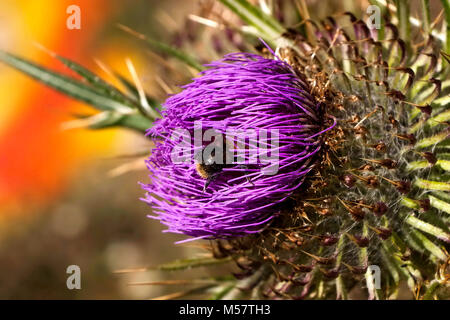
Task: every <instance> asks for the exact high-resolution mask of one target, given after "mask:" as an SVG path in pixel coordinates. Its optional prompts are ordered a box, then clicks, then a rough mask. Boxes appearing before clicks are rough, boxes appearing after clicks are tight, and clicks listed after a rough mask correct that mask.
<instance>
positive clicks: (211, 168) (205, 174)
mask: <svg viewBox="0 0 450 320" xmlns="http://www.w3.org/2000/svg"><path fill="white" fill-rule="evenodd" d="M205 148H206V147H204V148H202V150H201V151H200V152H198V153H197V155H196V157H195V159H196V164H195V171H196V172H197V174H198V175H199V176H200V177H201V178H203V179H205V184H204V186H203V192H205V191H206V189H207V188H208V186H209V185H210V184H211V182H213V181H214V180H215V179H217V177H219V176H220V175H221V173H222V172H223V169H224V168H230V167H232V166H234V164H233V161H231V163H228V162H227V160H228V161H229V159H232V160H234V155H232V154H231V155H232V156H231V157H230V151H229V150H228V149H225V152H222V151H220V152H219V154H218V155H217V156H218V157H219V159H220V157H222V161H216V160H217V159H216V150H217V149H216V148H214V149H213V150H212V151H211V152H210V153H209V155H205V152H204V150H205ZM218 150H222V149H221V148H219V149H218ZM227 154H228V157H227ZM202 159H203V161H202ZM238 167H239V168H243V169H248V168H247V166H245V165H238ZM246 179H247V181H248V182H250V183H251V184H252V185H253V183H252V182H251V181H250V179H249V177H246Z"/></svg>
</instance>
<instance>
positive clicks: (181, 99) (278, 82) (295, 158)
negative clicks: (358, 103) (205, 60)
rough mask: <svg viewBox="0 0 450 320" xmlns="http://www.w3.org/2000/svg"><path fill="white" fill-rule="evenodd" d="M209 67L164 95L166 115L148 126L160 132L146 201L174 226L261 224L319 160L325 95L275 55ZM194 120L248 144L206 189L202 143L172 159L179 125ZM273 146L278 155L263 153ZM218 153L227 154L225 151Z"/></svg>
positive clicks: (183, 229)
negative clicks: (317, 94)
mask: <svg viewBox="0 0 450 320" xmlns="http://www.w3.org/2000/svg"><path fill="white" fill-rule="evenodd" d="M208 67H209V69H207V70H206V71H203V72H201V74H200V77H198V78H196V79H194V81H193V82H192V83H191V84H189V85H186V86H184V90H183V91H182V92H181V93H178V94H176V95H174V96H172V97H170V98H169V99H168V100H167V101H166V103H165V104H164V107H165V109H164V111H163V118H162V119H161V120H159V121H157V122H156V124H155V126H154V127H153V128H152V129H151V130H150V131H149V133H150V134H151V135H152V136H153V137H154V138H160V139H161V140H160V141H159V142H158V143H157V145H156V148H155V149H154V150H153V151H152V155H151V157H150V159H149V160H148V161H147V164H148V168H149V170H150V172H151V183H150V184H148V185H143V186H144V189H145V190H147V191H148V195H147V197H146V199H145V201H146V202H148V203H149V204H151V205H152V207H153V213H155V214H157V216H150V217H153V218H155V219H159V220H160V221H161V222H162V223H164V224H166V225H167V226H168V227H169V229H168V231H171V232H176V233H184V234H187V235H191V236H195V237H197V238H226V237H236V236H242V235H245V234H249V233H255V232H259V231H261V229H262V228H263V227H264V226H265V225H266V224H267V223H268V222H269V221H271V220H272V219H273V218H274V217H275V215H276V214H277V213H279V211H280V208H279V206H278V204H279V203H281V202H283V201H284V200H285V199H286V198H288V197H289V196H290V195H291V194H292V193H293V192H294V191H295V190H297V189H298V188H299V187H300V186H301V184H302V183H303V181H304V178H305V176H306V174H307V173H308V172H309V171H310V170H311V169H312V167H313V164H314V159H313V158H314V156H315V154H316V153H317V152H318V151H319V150H320V147H321V141H320V135H321V134H322V133H323V132H325V131H326V130H328V129H326V130H322V129H321V126H322V122H323V119H322V115H321V108H320V103H318V102H316V101H315V99H314V98H313V97H312V96H311V95H310V93H309V92H310V89H309V86H308V84H307V83H306V82H305V81H303V80H301V79H300V78H299V77H297V76H296V75H295V72H294V70H293V69H292V68H291V67H290V66H289V65H288V64H286V63H285V62H283V61H280V60H277V59H266V58H263V57H261V56H258V55H255V54H249V53H236V54H229V55H227V56H225V58H224V59H222V60H220V61H217V62H213V63H211V64H209V65H208ZM196 123H201V125H202V130H203V131H206V130H214V132H216V133H217V134H219V135H220V136H219V138H220V139H221V141H220V143H221V144H224V145H225V144H228V145H230V143H231V145H232V146H235V144H236V143H237V142H240V143H241V146H239V148H241V151H243V150H242V148H244V149H246V148H247V150H246V151H247V152H242V160H241V162H240V163H238V164H236V161H234V159H233V158H234V155H233V158H231V160H232V161H231V163H229V164H230V165H231V166H227V167H225V168H219V169H220V170H219V172H217V178H216V179H214V180H213V181H211V183H208V188H207V189H206V190H203V188H204V184H205V179H204V177H202V176H201V175H200V174H199V173H198V172H197V168H198V165H199V163H198V161H197V162H196V161H194V160H195V159H194V155H196V154H197V153H198V152H201V151H202V150H203V148H204V147H205V146H206V145H204V143H201V144H200V145H199V146H197V148H195V147H194V143H193V144H192V150H191V149H188V151H189V154H190V155H191V157H189V159H188V160H190V161H185V162H183V163H181V164H180V163H174V161H173V159H172V156H173V153H174V150H175V151H176V146H177V143H178V142H179V141H178V140H177V139H174V138H173V135H174V133H176V131H177V130H180V129H182V130H184V132H183V134H184V135H186V136H188V137H194V136H195V129H196ZM230 133H232V134H233V137H229V136H230ZM252 133H253V136H252ZM268 133H270V134H272V135H274V134H276V135H277V136H276V137H272V140H275V139H276V141H274V142H276V145H275V143H271V139H270V137H269V136H267V134H268ZM200 134H203V132H200ZM222 136H223V138H222ZM263 136H264V137H263ZM230 138H232V139H233V142H231V141H230V140H229V139H230ZM215 139H218V138H215ZM190 142H191V139H189V140H188V144H189V143H190ZM207 143H209V142H207ZM217 143H218V141H214V142H212V143H211V144H212V145H214V144H217ZM269 146H272V147H270V148H269V149H268V147H269ZM219 147H220V148H221V149H222V148H223V147H224V146H219ZM227 151H231V150H227ZM237 151H239V150H237ZM231 152H233V153H235V152H234V151H231ZM258 152H259V153H258ZM262 152H266V154H262ZM269 152H271V153H273V154H272V159H271V160H272V162H274V163H272V162H271V163H269V162H268V161H265V162H266V163H264V161H261V160H265V159H264V157H263V156H265V155H267V153H269ZM275 154H276V155H277V157H276V158H274V157H273V156H274V155H275ZM258 155H259V156H260V158H258ZM261 158H263V159H261ZM201 160H203V161H206V159H201ZM218 160H221V162H225V161H222V160H223V157H219V159H218ZM225 160H226V159H225ZM266 160H269V159H266ZM215 165H216V166H219V165H220V164H215ZM211 166H212V164H210V165H209V167H211ZM268 169H271V170H273V171H274V172H269V170H268Z"/></svg>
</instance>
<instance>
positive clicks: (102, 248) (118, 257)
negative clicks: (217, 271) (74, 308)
mask: <svg viewBox="0 0 450 320" xmlns="http://www.w3.org/2000/svg"><path fill="white" fill-rule="evenodd" d="M182 2H183V6H181V7H180V6H176V3H179V1H148V0H146V1H138V0H131V1H117V0H114V1H112V0H95V1H92V0H78V1H65V0H20V1H17V0H2V1H0V48H1V49H3V50H7V51H11V52H14V53H16V54H18V55H21V56H23V57H25V58H28V59H31V60H33V61H36V62H38V63H40V64H43V65H45V66H48V67H50V68H53V69H55V70H59V71H63V72H67V69H64V67H61V65H60V64H59V63H58V62H56V61H55V59H53V58H52V57H50V56H49V55H48V54H47V53H46V52H44V51H43V50H42V49H39V45H40V46H43V47H45V48H47V49H48V50H51V51H53V52H56V53H58V54H59V55H61V56H64V57H67V58H69V59H71V60H74V61H77V62H79V63H81V64H82V65H84V66H86V67H88V68H90V69H91V70H93V71H96V72H98V73H99V74H100V75H101V76H104V77H105V78H106V79H108V80H111V79H110V78H108V75H107V74H106V73H105V72H104V71H103V70H102V69H101V68H100V67H99V66H98V64H96V62H95V60H99V61H101V62H102V63H104V64H105V65H107V66H109V67H110V68H111V69H114V70H116V71H118V72H120V73H121V74H123V75H124V76H126V77H128V78H131V77H130V75H129V72H128V70H127V68H126V64H125V59H126V58H130V59H131V61H132V62H133V64H134V66H135V68H136V69H137V70H138V72H139V75H140V78H141V80H142V82H143V83H144V85H145V87H146V89H147V91H149V92H150V93H151V94H154V95H161V92H160V91H161V90H160V89H153V88H155V87H157V86H155V84H154V81H155V80H154V79H153V78H152V77H150V75H151V74H153V73H154V72H157V68H158V66H157V63H159V62H155V61H154V59H152V57H151V56H150V55H148V54H146V52H145V49H144V47H142V46H140V45H141V44H140V43H139V41H137V40H136V39H135V38H133V37H131V36H130V35H128V34H125V33H124V32H123V31H121V30H119V28H118V27H117V24H118V23H122V24H124V25H128V26H130V27H133V28H134V29H136V30H141V31H145V32H146V33H147V34H149V35H151V36H154V37H156V38H160V39H164V38H168V36H169V35H170V33H171V30H173V29H170V28H167V27H164V28H162V27H161V20H160V19H159V20H158V18H156V17H157V16H163V17H165V16H170V17H171V20H170V21H171V22H172V23H173V24H176V21H183V18H182V16H183V14H184V13H185V11H192V10H194V8H195V5H194V2H193V1H192V2H191V1H182ZM72 4H76V5H78V6H79V7H80V9H81V30H76V29H75V30H69V29H68V28H67V27H66V19H67V18H68V17H69V14H67V13H66V9H67V7H68V6H69V5H72ZM174 8H177V9H176V11H174ZM171 27H172V28H174V27H175V26H174V25H172V26H171ZM37 44H39V45H37ZM155 91H156V92H155ZM88 110H89V108H88V107H87V106H85V105H82V104H80V103H78V102H74V101H73V100H71V99H69V98H66V97H64V96H63V95H61V94H59V93H56V92H54V91H52V90H50V89H48V88H46V87H44V86H42V85H41V84H39V83H37V82H35V81H33V80H31V79H29V78H27V77H26V76H24V75H23V74H21V73H18V72H17V71H14V70H13V69H11V68H9V67H6V66H5V65H2V64H0V115H1V116H0V299H52V298H55V299H71V298H87V299H95V298H105V299H113V298H116V299H130V298H150V297H155V296H158V295H161V294H164V292H165V291H164V288H159V287H149V286H138V287H137V286H129V285H128V283H129V282H136V281H141V280H142V279H143V280H146V281H150V280H161V279H164V278H166V277H167V276H166V275H161V274H159V273H158V272H150V273H133V274H129V275H115V274H114V273H113V271H114V270H117V269H123V268H135V267H142V266H148V265H157V264H159V263H162V262H168V261H171V260H173V259H175V258H179V257H183V256H185V255H187V254H189V250H192V249H189V248H186V247H182V246H175V245H174V244H173V242H174V241H176V240H179V239H180V237H176V236H173V235H167V234H166V235H163V234H162V233H161V230H163V227H162V226H160V224H159V223H157V222H155V221H152V220H150V219H147V218H146V214H148V210H149V209H148V207H147V206H146V205H145V204H144V203H142V202H141V201H139V198H140V197H141V196H142V195H143V192H142V190H141V189H140V186H139V185H138V181H145V180H146V173H145V170H133V172H131V173H125V171H127V168H128V166H127V165H126V164H128V163H130V161H132V162H133V161H135V163H136V161H139V164H141V165H140V166H139V165H138V169H139V168H140V169H142V162H143V161H142V158H140V157H135V156H133V154H136V153H142V152H143V151H147V152H149V150H150V147H151V145H150V143H149V142H148V141H146V139H144V138H142V137H141V135H138V134H136V133H134V132H128V131H126V130H115V129H108V130H102V131H89V130H85V129H72V130H64V126H63V124H64V123H66V122H67V121H68V120H71V114H73V113H81V112H85V111H88ZM124 165H125V167H123V166H124ZM132 169H134V168H132ZM121 173H123V174H121ZM168 248H170V249H168ZM72 264H74V265H78V266H80V268H81V274H82V277H81V282H82V283H81V286H82V289H81V290H68V289H67V287H66V279H67V276H68V274H66V268H67V266H69V265H72ZM166 291H167V290H166Z"/></svg>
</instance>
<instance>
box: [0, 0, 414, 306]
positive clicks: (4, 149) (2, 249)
mask: <svg viewBox="0 0 450 320" xmlns="http://www.w3.org/2000/svg"><path fill="white" fill-rule="evenodd" d="M203 2H204V1H203ZM307 2H308V4H309V5H310V11H311V12H312V14H313V15H314V16H319V17H324V16H325V15H326V14H329V13H332V12H340V11H343V10H352V11H356V13H360V12H362V11H363V10H364V8H366V7H367V5H368V2H367V1H365V0H362V1H353V0H352V1H337V0H330V1H327V5H324V4H323V1H317V0H311V1H307ZM73 4H75V5H78V6H79V7H80V9H81V30H76V29H75V30H69V29H68V28H67V27H66V19H67V18H68V16H69V15H68V14H67V13H66V9H67V7H68V6H69V5H73ZM415 7H416V8H417V6H415ZM198 9H199V1H196V0H165V1H157V0H127V1H120V0H95V1H94V0H76V1H72V0H71V1H67V0H1V1H0V48H1V49H3V50H7V51H11V52H13V53H15V54H18V55H21V56H23V57H25V58H28V59H31V60H33V61H36V62H38V63H40V64H43V65H45V66H47V67H51V68H53V69H55V70H59V71H64V72H67V69H64V67H62V66H61V65H60V64H59V63H58V62H56V61H55V59H53V58H52V57H51V56H50V55H49V54H48V53H47V52H45V50H42V47H45V48H46V49H47V50H51V51H53V52H56V53H57V54H59V55H61V56H64V57H67V58H69V59H71V60H74V61H76V62H78V63H80V64H82V65H84V66H86V67H88V68H89V69H91V70H93V71H95V72H97V73H98V74H99V75H101V76H102V77H104V78H105V79H107V80H110V81H112V79H111V77H110V76H109V75H108V74H107V72H105V70H103V69H102V68H101V67H100V66H99V64H98V63H96V61H101V62H102V63H103V64H104V65H107V66H109V67H110V68H111V69H113V70H116V71H118V72H119V73H121V74H122V75H124V76H125V77H127V78H131V77H130V75H129V72H128V70H127V68H126V64H125V59H126V58H129V59H131V61H132V62H133V64H134V66H135V67H136V69H137V70H138V73H139V76H140V79H141V81H142V82H143V84H144V86H145V89H146V91H148V92H149V93H150V94H151V95H153V96H156V97H159V98H161V99H162V100H163V99H164V97H165V93H164V90H163V89H164V88H163V87H164V86H162V85H161V81H160V79H159V78H158V72H161V71H160V70H161V65H162V64H163V63H164V61H163V60H162V59H160V58H159V59H158V58H157V57H156V56H155V55H154V54H152V53H151V52H149V50H148V48H146V47H145V46H144V45H142V43H140V42H139V41H138V40H137V39H136V38H134V37H132V36H130V35H129V34H126V33H124V32H123V31H121V30H120V29H119V28H118V24H119V23H120V24H123V25H127V26H129V27H131V28H133V29H135V30H137V31H140V32H143V33H145V34H147V35H149V36H151V37H153V38H156V39H159V40H163V41H166V42H170V43H172V44H176V43H177V41H179V40H180V37H179V36H180V35H179V34H178V37H177V30H183V29H184V28H185V27H186V26H187V27H189V26H190V25H189V24H186V23H187V21H186V15H187V13H192V12H198ZM199 40H200V41H199V42H198V44H199V46H200V48H202V46H203V44H204V42H202V41H201V39H199ZM185 80H186V79H183V80H181V79H180V81H179V83H174V84H172V85H179V84H182V83H183V81H185ZM86 110H90V109H89V107H87V106H85V105H83V104H81V103H78V102H74V101H73V100H71V99H69V98H66V97H64V96H63V95H61V94H59V93H56V92H54V91H52V90H50V89H48V88H46V87H44V86H42V85H41V84H39V83H37V82H35V81H33V80H31V79H29V78H27V77H26V76H24V75H22V74H20V73H18V72H16V71H14V70H12V69H11V68H9V67H6V66H5V65H2V64H0V299H75V298H77V299H135V298H139V299H141V298H153V297H157V296H160V295H165V294H168V293H170V292H173V288H168V287H165V286H144V285H139V286H136V285H130V283H131V282H140V281H157V280H163V279H171V278H183V277H188V276H189V271H188V272H184V273H181V274H177V275H173V274H170V273H169V274H168V273H161V272H157V271H151V272H136V273H129V274H115V273H114V271H115V270H118V269H124V268H139V267H143V266H154V265H157V264H160V263H163V262H168V261H172V260H174V259H177V258H182V257H188V256H189V255H192V254H193V252H198V251H199V250H200V249H198V248H195V247H192V246H186V245H184V246H183V245H174V244H173V243H174V242H175V241H177V240H180V239H182V237H178V236H176V235H171V234H162V233H161V231H162V230H163V229H164V228H163V227H162V226H161V225H160V224H159V223H158V222H155V221H153V220H149V219H147V218H146V214H147V213H148V211H149V209H148V207H147V206H146V205H145V204H144V203H142V202H141V201H139V198H140V197H141V196H143V191H142V190H141V189H140V186H139V184H138V182H139V181H146V178H147V175H146V172H145V169H144V168H143V165H142V164H143V158H142V154H143V152H149V150H150V148H151V144H150V143H149V141H147V140H146V139H144V138H143V137H142V136H141V135H138V134H136V133H133V132H128V131H125V130H116V129H108V130H102V131H89V130H86V129H82V128H81V129H70V130H68V129H67V126H64V124H65V123H66V122H67V121H68V120H70V119H71V115H72V114H74V113H82V112H85V111H86ZM136 153H140V154H141V155H140V156H135V154H136ZM130 161H131V162H130ZM69 265H78V266H80V268H81V287H82V288H81V290H68V289H67V287H66V279H67V276H68V275H67V274H66V268H67V266H69ZM205 270H206V269H205ZM205 270H200V271H197V272H203V273H204V272H205ZM207 272H208V271H207Z"/></svg>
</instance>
